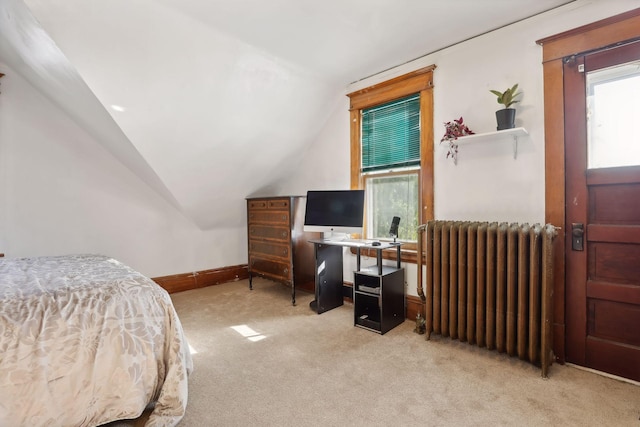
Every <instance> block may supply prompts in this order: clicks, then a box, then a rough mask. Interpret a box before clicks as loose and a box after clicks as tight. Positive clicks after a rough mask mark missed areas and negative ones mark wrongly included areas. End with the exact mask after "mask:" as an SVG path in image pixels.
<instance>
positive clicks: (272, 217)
mask: <svg viewBox="0 0 640 427" xmlns="http://www.w3.org/2000/svg"><path fill="white" fill-rule="evenodd" d="M247 216H248V220H249V224H253V223H263V224H283V225H287V226H288V225H289V211H282V210H281V211H278V210H268V209H266V210H261V209H249V213H248V215H247Z"/></svg>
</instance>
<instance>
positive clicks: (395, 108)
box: [362, 94, 420, 172]
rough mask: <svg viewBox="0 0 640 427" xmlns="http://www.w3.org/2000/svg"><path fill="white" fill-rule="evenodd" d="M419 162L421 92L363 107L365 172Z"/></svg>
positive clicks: (363, 165) (363, 157)
mask: <svg viewBox="0 0 640 427" xmlns="http://www.w3.org/2000/svg"><path fill="white" fill-rule="evenodd" d="M419 164H420V94H414V95H410V96H407V97H405V98H401V99H397V100H395V101H391V102H388V103H386V104H381V105H377V106H375V107H372V108H367V109H364V110H362V172H370V171H375V170H383V169H392V168H399V167H406V166H413V165H419Z"/></svg>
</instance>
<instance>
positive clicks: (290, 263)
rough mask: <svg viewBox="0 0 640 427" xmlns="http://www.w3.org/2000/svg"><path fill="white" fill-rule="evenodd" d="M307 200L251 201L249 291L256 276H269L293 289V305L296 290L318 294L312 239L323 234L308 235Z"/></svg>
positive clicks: (249, 216)
mask: <svg viewBox="0 0 640 427" xmlns="http://www.w3.org/2000/svg"><path fill="white" fill-rule="evenodd" d="M305 205H306V197H304V196H279V197H251V198H247V236H248V246H247V247H248V252H249V253H248V255H249V257H248V258H249V260H248V263H249V264H248V265H249V289H253V283H252V278H253V276H260V277H266V278H268V279H272V280H275V281H277V282H281V283H284V284H287V285H289V286H291V302H292V304H294V305H295V303H296V288H301V289H304V290H306V291H309V292H314V288H315V275H314V268H315V256H314V252H313V244H312V243H309V240H311V239H317V238H319V237H320V233H305V232H304V230H303V228H304V211H305Z"/></svg>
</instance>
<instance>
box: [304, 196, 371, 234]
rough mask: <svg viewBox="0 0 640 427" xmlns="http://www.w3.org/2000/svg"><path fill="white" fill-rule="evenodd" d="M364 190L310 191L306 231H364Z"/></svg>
mask: <svg viewBox="0 0 640 427" xmlns="http://www.w3.org/2000/svg"><path fill="white" fill-rule="evenodd" d="M363 218H364V190H331V191H308V192H307V208H306V211H305V217H304V231H320V232H325V233H326V232H338V233H360V234H361V233H362V222H363Z"/></svg>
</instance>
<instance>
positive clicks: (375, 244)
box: [371, 242, 380, 246]
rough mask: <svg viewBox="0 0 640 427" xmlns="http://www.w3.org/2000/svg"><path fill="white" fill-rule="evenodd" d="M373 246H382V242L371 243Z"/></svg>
mask: <svg viewBox="0 0 640 427" xmlns="http://www.w3.org/2000/svg"><path fill="white" fill-rule="evenodd" d="M371 246H380V242H373V243H371Z"/></svg>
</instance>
